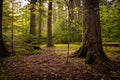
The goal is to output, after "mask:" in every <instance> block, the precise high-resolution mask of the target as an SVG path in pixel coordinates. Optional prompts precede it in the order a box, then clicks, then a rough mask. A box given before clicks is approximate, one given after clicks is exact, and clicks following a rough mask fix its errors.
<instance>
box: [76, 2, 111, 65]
mask: <svg viewBox="0 0 120 80" xmlns="http://www.w3.org/2000/svg"><path fill="white" fill-rule="evenodd" d="M82 4H83V6H82V7H83V36H82V37H83V40H82V43H83V45H82V47H81V48H80V49H79V50H78V51H77V52H76V53H75V55H76V56H77V57H86V62H87V63H100V64H101V63H104V62H107V61H109V59H108V58H107V56H106V55H105V53H104V51H103V47H102V39H101V27H100V18H99V0H82Z"/></svg>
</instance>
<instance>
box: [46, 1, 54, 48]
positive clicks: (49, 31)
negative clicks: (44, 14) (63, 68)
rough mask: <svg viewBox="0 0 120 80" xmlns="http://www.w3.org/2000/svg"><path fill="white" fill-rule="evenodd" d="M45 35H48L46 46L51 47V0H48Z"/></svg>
mask: <svg viewBox="0 0 120 80" xmlns="http://www.w3.org/2000/svg"><path fill="white" fill-rule="evenodd" d="M47 27H48V31H47V36H48V42H47V47H53V46H54V45H53V42H52V0H49V4H48V22H47Z"/></svg>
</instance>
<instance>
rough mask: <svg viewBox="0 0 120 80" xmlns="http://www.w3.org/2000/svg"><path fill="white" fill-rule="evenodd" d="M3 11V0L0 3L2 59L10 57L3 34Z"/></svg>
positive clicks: (0, 47)
mask: <svg viewBox="0 0 120 80" xmlns="http://www.w3.org/2000/svg"><path fill="white" fill-rule="evenodd" d="M2 11H3V0H1V1H0V57H5V56H9V55H10V53H9V52H8V51H7V49H6V47H5V45H4V41H3V34H2Z"/></svg>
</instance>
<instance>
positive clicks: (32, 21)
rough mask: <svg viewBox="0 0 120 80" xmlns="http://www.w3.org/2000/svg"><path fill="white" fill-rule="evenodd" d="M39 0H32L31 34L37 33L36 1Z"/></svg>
mask: <svg viewBox="0 0 120 80" xmlns="http://www.w3.org/2000/svg"><path fill="white" fill-rule="evenodd" d="M36 2H37V0H31V2H30V4H31V8H30V34H32V35H36V23H35V21H36V20H35V13H34V12H35V3H36Z"/></svg>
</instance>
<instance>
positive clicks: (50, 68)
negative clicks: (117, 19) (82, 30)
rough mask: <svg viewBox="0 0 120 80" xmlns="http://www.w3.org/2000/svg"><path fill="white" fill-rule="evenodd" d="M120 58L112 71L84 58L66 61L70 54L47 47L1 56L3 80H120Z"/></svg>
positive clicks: (0, 76) (0, 78) (0, 69)
mask: <svg viewBox="0 0 120 80" xmlns="http://www.w3.org/2000/svg"><path fill="white" fill-rule="evenodd" d="M116 58H117V59H116ZM116 58H115V59H114V58H113V62H112V65H111V67H114V68H113V70H109V69H107V68H105V67H103V66H101V65H96V64H93V65H90V64H89V65H88V64H85V62H84V59H83V58H69V61H68V63H66V54H55V53H52V51H49V50H48V49H44V54H40V55H31V56H20V57H10V58H4V59H0V80H120V76H119V74H120V57H116ZM114 60H117V61H114Z"/></svg>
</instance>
